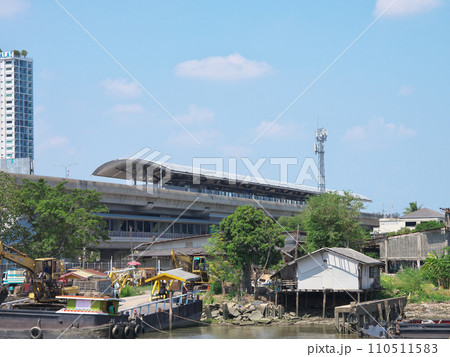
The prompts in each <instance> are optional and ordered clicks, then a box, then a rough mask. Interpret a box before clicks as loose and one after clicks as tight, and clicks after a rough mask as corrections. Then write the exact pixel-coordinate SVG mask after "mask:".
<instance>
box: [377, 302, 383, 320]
mask: <svg viewBox="0 0 450 357" xmlns="http://www.w3.org/2000/svg"><path fill="white" fill-rule="evenodd" d="M377 307H378V321H381V320H383V308H382V307H381V304H380V303H378V304H377Z"/></svg>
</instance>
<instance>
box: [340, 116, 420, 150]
mask: <svg viewBox="0 0 450 357" xmlns="http://www.w3.org/2000/svg"><path fill="white" fill-rule="evenodd" d="M416 135H417V133H416V132H415V131H414V130H413V129H411V128H408V127H406V126H405V125H403V124H400V125H397V124H394V123H386V122H385V120H384V119H383V118H375V119H372V120H370V121H369V122H368V123H367V124H366V125H357V126H354V127H352V128H350V129H348V130H347V132H346V133H345V135H344V141H346V142H349V143H356V144H358V146H359V147H365V148H369V147H379V146H384V145H386V144H389V143H392V142H394V141H395V140H400V139H406V138H410V137H413V136H416Z"/></svg>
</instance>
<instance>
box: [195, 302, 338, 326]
mask: <svg viewBox="0 0 450 357" xmlns="http://www.w3.org/2000/svg"><path fill="white" fill-rule="evenodd" d="M202 320H203V321H215V322H218V323H221V324H232V325H238V326H252V325H268V324H273V323H289V324H314V323H319V324H330V323H333V322H332V320H331V319H322V318H311V317H309V315H304V316H302V317H298V316H296V314H295V313H294V312H285V311H284V307H283V306H282V305H278V306H275V305H274V304H273V303H272V302H267V303H265V302H264V303H261V302H255V303H247V304H242V305H240V304H237V303H227V302H224V303H222V304H219V303H216V304H207V305H204V310H203V314H202ZM330 320H331V321H330Z"/></svg>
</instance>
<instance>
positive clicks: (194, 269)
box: [170, 249, 210, 285]
mask: <svg viewBox="0 0 450 357" xmlns="http://www.w3.org/2000/svg"><path fill="white" fill-rule="evenodd" d="M170 255H171V256H172V261H173V267H174V268H175V269H177V268H183V269H185V270H186V271H188V272H190V273H192V274H197V275H199V276H200V280H197V281H196V282H195V284H196V285H209V283H210V280H209V274H208V262H207V261H206V257H205V256H204V255H194V256H188V255H184V254H181V253H178V254H177V253H175V251H174V250H173V249H172V250H171V251H170Z"/></svg>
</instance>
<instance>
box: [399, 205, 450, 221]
mask: <svg viewBox="0 0 450 357" xmlns="http://www.w3.org/2000/svg"><path fill="white" fill-rule="evenodd" d="M444 217H445V216H444V215H443V214H442V213H439V212H436V211H433V210H432V209H429V208H421V209H419V210H417V211H414V212H411V213H408V214H405V215H403V216H401V217H400V218H402V219H419V218H444Z"/></svg>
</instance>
